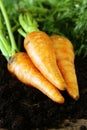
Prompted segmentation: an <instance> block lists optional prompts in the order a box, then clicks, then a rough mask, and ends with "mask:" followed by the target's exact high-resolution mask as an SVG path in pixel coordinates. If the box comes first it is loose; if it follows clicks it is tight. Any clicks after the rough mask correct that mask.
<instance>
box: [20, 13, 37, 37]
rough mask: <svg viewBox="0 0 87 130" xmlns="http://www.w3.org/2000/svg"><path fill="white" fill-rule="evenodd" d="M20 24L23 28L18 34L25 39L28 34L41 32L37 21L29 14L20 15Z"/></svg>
mask: <svg viewBox="0 0 87 130" xmlns="http://www.w3.org/2000/svg"><path fill="white" fill-rule="evenodd" d="M19 23H20V25H21V27H22V28H19V29H18V32H19V33H20V34H21V35H22V36H23V37H26V35H27V33H30V32H33V31H39V29H38V23H37V21H35V19H34V18H33V17H32V15H31V14H30V13H29V12H26V13H24V14H20V15H19Z"/></svg>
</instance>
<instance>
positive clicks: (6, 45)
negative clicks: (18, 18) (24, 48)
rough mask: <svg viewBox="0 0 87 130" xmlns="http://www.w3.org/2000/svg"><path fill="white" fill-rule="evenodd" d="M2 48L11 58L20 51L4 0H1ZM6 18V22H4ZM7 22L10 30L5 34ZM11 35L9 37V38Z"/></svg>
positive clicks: (6, 56) (0, 35) (0, 39)
mask: <svg viewBox="0 0 87 130" xmlns="http://www.w3.org/2000/svg"><path fill="white" fill-rule="evenodd" d="M0 10H1V12H0V50H1V52H2V54H3V55H4V57H5V58H6V59H7V61H8V60H9V58H10V57H11V56H12V55H14V54H15V53H16V52H18V51H19V50H18V48H17V46H16V42H15V39H14V36H13V33H12V30H11V25H10V21H9V18H8V15H7V13H6V9H5V7H4V4H3V2H2V0H0ZM3 18H4V21H5V23H3V22H2V20H3ZM5 24H6V28H7V31H8V35H6V34H5V30H4V26H5ZM8 36H9V39H10V41H9V39H8Z"/></svg>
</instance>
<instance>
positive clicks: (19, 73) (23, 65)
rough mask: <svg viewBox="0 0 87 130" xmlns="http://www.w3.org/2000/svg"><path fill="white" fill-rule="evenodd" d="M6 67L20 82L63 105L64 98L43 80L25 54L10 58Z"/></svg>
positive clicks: (20, 53) (21, 53)
mask: <svg viewBox="0 0 87 130" xmlns="http://www.w3.org/2000/svg"><path fill="white" fill-rule="evenodd" d="M7 67H8V70H9V71H10V72H11V73H12V74H13V75H15V76H16V77H17V78H18V79H19V80H20V81H21V82H23V83H25V84H27V85H32V86H33V87H35V88H37V89H38V90H40V91H41V92H42V93H44V94H45V95H47V96H48V97H49V98H50V99H52V100H53V101H55V102H57V103H64V98H63V96H62V95H61V94H60V92H59V91H58V89H57V88H56V87H54V86H53V85H52V84H51V83H50V82H49V81H48V80H47V79H45V78H44V76H43V75H42V74H41V73H40V72H39V71H38V70H37V68H36V67H35V66H34V65H33V63H32V61H31V60H30V58H29V56H28V55H27V54H26V53H25V52H19V53H16V54H15V55H14V56H12V57H11V59H10V60H9V62H8V65H7Z"/></svg>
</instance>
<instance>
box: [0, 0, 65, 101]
mask: <svg viewBox="0 0 87 130" xmlns="http://www.w3.org/2000/svg"><path fill="white" fill-rule="evenodd" d="M0 8H1V11H2V14H3V16H4V19H5V23H6V27H7V30H8V34H9V38H10V39H9V40H10V42H8V40H7V39H6V36H4V33H3V31H4V30H3V26H4V24H3V23H2V20H1V19H0V50H1V52H2V54H3V55H4V57H5V58H6V60H7V61H8V62H7V68H8V70H9V72H10V73H12V74H13V75H15V76H16V77H17V79H19V80H20V81H21V82H22V83H25V84H26V85H28V86H30V85H32V86H33V87H35V88H37V89H38V90H40V91H41V92H42V93H44V94H45V95H47V96H48V97H49V98H50V99H52V100H53V101H55V102H57V103H64V98H63V96H62V95H61V94H60V92H59V91H58V89H57V88H56V87H55V86H54V85H52V84H51V83H50V82H49V81H48V80H47V79H46V78H45V77H44V76H43V75H42V74H41V73H40V71H39V70H38V69H37V68H36V67H35V66H34V65H33V63H32V61H31V60H30V57H29V56H28V55H27V53H26V52H20V51H19V49H18V47H17V46H16V43H15V39H14V36H13V33H12V31H11V25H10V22H9V19H8V16H7V14H6V10H5V8H4V5H3V3H2V1H1V0H0ZM6 34H7V33H6ZM9 43H10V44H9Z"/></svg>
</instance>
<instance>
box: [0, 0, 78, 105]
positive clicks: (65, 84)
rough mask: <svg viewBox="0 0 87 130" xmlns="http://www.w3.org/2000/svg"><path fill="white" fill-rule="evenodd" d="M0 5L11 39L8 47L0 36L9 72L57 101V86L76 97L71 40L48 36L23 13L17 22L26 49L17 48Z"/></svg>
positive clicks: (60, 96)
mask: <svg viewBox="0 0 87 130" xmlns="http://www.w3.org/2000/svg"><path fill="white" fill-rule="evenodd" d="M0 5H1V6H0V7H1V11H2V13H3V12H4V13H3V16H4V19H5V22H6V25H7V29H8V33H9V37H10V40H11V45H10V47H9V48H8V46H9V43H8V42H7V44H6V43H5V42H4V40H3V39H1V38H0V49H1V51H2V53H3V52H4V51H3V50H5V52H6V53H3V55H4V56H5V57H6V58H7V60H8V64H7V68H8V70H9V72H10V73H12V74H13V75H15V76H16V77H17V78H18V79H19V80H20V81H21V82H23V83H25V84H26V85H31V86H33V87H35V88H37V89H38V90H40V91H41V92H42V93H44V94H45V95H47V96H48V97H49V98H50V99H52V100H53V101H55V102H57V103H64V97H63V96H62V95H61V93H60V91H59V90H67V92H68V93H69V94H70V95H71V96H72V97H73V98H74V99H78V98H79V90H78V84H77V78H76V74H75V67H74V51H73V46H72V44H71V42H70V41H69V40H67V39H66V38H64V37H61V36H52V37H50V36H49V35H48V34H46V33H45V32H42V31H40V30H39V29H38V24H37V22H36V21H35V20H33V19H32V16H31V15H30V14H28V13H26V14H24V15H20V16H19V22H20V24H21V26H22V28H23V29H24V31H25V32H24V31H23V30H21V29H19V32H20V33H21V34H22V35H23V36H24V37H25V39H24V48H25V52H20V51H19V50H18V48H17V47H16V43H15V42H14V37H13V35H12V32H11V27H10V23H9V19H8V17H7V14H6V11H5V8H4V6H3V3H2V2H1V0H0ZM3 9H4V10H3ZM2 35H3V34H2ZM9 50H10V51H9ZM68 69H69V70H68Z"/></svg>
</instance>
